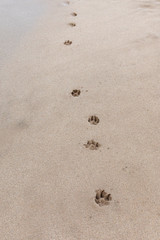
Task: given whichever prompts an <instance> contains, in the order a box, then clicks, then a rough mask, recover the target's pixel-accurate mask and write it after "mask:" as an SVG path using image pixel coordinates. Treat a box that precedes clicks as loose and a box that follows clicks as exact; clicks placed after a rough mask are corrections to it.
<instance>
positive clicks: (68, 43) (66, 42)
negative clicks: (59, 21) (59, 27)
mask: <svg viewBox="0 0 160 240" xmlns="http://www.w3.org/2000/svg"><path fill="white" fill-rule="evenodd" d="M71 44H72V41H69V40H67V41H65V42H64V45H71Z"/></svg>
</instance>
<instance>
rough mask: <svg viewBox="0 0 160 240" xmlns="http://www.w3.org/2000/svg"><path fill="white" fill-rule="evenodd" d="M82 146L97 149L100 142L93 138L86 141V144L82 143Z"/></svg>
mask: <svg viewBox="0 0 160 240" xmlns="http://www.w3.org/2000/svg"><path fill="white" fill-rule="evenodd" d="M84 146H85V147H86V148H89V149H90V150H97V149H98V148H99V147H100V144H99V143H98V142H95V141H94V140H90V141H88V142H87V144H84Z"/></svg>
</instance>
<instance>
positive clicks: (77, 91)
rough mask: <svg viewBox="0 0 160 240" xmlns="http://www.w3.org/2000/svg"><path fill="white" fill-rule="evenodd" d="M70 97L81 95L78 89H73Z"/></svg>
mask: <svg viewBox="0 0 160 240" xmlns="http://www.w3.org/2000/svg"><path fill="white" fill-rule="evenodd" d="M71 94H72V96H73V97H78V96H79V95H80V94H81V91H80V90H78V89H74V90H73V91H72V92H71Z"/></svg>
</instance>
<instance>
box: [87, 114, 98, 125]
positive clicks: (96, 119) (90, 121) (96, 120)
mask: <svg viewBox="0 0 160 240" xmlns="http://www.w3.org/2000/svg"><path fill="white" fill-rule="evenodd" d="M88 122H89V123H90V124H93V125H97V124H98V123H99V118H98V117H96V116H91V117H89V118H88Z"/></svg>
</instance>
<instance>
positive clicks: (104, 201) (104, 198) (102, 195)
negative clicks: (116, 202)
mask: <svg viewBox="0 0 160 240" xmlns="http://www.w3.org/2000/svg"><path fill="white" fill-rule="evenodd" d="M111 200H112V197H111V194H108V193H106V192H105V191H104V190H101V189H99V190H97V191H96V197H95V202H96V203H97V204H98V205H99V206H100V207H102V206H105V205H108V204H109V202H110V201H111Z"/></svg>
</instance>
